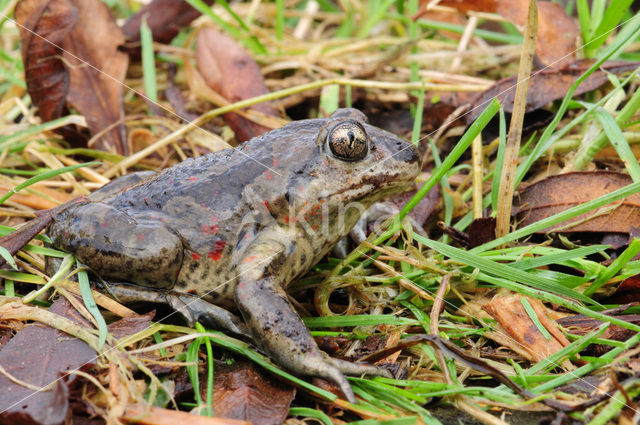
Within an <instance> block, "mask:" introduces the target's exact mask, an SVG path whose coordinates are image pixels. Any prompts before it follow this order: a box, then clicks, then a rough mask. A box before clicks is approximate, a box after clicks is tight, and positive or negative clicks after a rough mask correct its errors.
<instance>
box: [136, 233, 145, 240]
mask: <svg viewBox="0 0 640 425" xmlns="http://www.w3.org/2000/svg"><path fill="white" fill-rule="evenodd" d="M144 238H145V236H144V233H138V234H137V235H136V239H138V240H139V241H143V240H144Z"/></svg>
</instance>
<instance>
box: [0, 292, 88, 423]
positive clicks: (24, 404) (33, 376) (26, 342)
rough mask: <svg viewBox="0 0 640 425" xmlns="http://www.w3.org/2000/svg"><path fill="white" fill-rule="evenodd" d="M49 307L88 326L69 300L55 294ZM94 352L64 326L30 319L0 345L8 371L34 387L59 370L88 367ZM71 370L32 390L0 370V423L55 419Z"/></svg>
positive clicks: (61, 415)
mask: <svg viewBox="0 0 640 425" xmlns="http://www.w3.org/2000/svg"><path fill="white" fill-rule="evenodd" d="M49 311H51V312H52V313H56V314H59V315H61V316H64V317H66V318H68V319H70V320H72V321H74V322H76V323H83V324H85V325H86V326H90V324H88V323H87V322H86V321H85V320H84V319H83V318H82V317H81V316H79V315H78V313H77V312H76V310H75V309H74V308H73V307H72V306H71V304H70V303H69V302H68V301H67V300H66V299H65V298H63V297H59V298H58V299H57V300H56V302H55V303H53V305H52V306H51V307H50V309H49ZM95 356H96V353H95V351H93V349H92V348H91V347H89V345H87V344H86V343H85V342H84V341H82V340H80V339H77V338H75V337H72V336H69V335H67V334H65V333H64V332H60V331H58V330H56V329H53V328H50V327H48V326H44V325H42V324H31V325H28V326H26V327H25V328H24V329H23V330H21V331H20V332H18V333H17V334H16V335H15V336H14V337H13V338H12V339H11V341H9V342H8V343H7V344H6V345H5V346H4V347H3V348H2V351H0V365H1V366H2V367H3V368H4V370H5V371H6V372H7V374H9V375H10V376H12V377H14V378H17V379H19V380H21V381H23V382H26V383H28V384H30V385H33V386H35V387H39V388H41V387H46V386H48V385H49V384H51V383H54V382H56V380H57V379H58V378H59V377H60V376H61V374H62V373H64V372H66V371H69V370H75V369H78V368H81V369H87V368H90V367H92V366H93V365H92V363H91V362H93V361H94V360H95ZM73 380H74V375H67V376H66V377H65V378H64V379H63V380H58V381H57V382H56V383H55V386H54V388H53V390H52V391H37V392H36V391H34V390H33V389H31V388H27V387H25V386H22V385H20V384H18V383H15V382H13V381H11V380H10V379H9V378H8V377H7V376H6V375H5V374H4V373H3V374H0V388H2V391H0V412H2V413H0V423H2V424H16V423H35V424H40V425H57V424H61V423H62V422H63V421H64V419H65V418H66V416H67V410H68V408H69V401H68V385H69V383H71V382H72V381H73Z"/></svg>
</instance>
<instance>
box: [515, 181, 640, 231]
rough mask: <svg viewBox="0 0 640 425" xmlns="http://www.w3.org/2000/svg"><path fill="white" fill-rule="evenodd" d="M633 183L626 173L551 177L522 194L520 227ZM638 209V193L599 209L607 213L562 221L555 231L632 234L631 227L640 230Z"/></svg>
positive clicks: (519, 202) (639, 211)
mask: <svg viewBox="0 0 640 425" xmlns="http://www.w3.org/2000/svg"><path fill="white" fill-rule="evenodd" d="M631 183H633V181H632V180H631V177H629V176H628V175H627V174H622V173H616V172H613V171H595V172H588V171H583V172H575V173H567V174H560V175H557V176H551V177H548V178H546V179H544V180H541V181H539V182H537V183H534V184H532V185H531V186H529V187H527V188H526V189H525V190H523V191H522V192H521V193H520V196H519V200H518V207H519V210H518V220H519V223H518V227H524V226H527V225H529V224H531V223H535V222H536V221H540V220H542V219H544V218H547V217H550V216H552V215H554V214H557V213H559V212H561V211H564V210H567V209H569V208H571V207H574V206H576V205H579V204H583V203H585V202H587V201H590V200H592V199H595V198H597V197H599V196H602V195H605V194H607V193H610V192H613V191H614V190H616V189H620V188H622V187H624V186H627V185H629V184H631ZM614 205H618V206H617V208H615V209H611V208H612V207H614ZM639 208H640V194H638V193H635V194H633V195H631V196H629V197H627V198H625V199H624V200H623V201H622V203H620V202H618V203H616V204H609V205H607V206H604V207H602V208H601V209H600V210H599V211H601V212H602V211H606V214H602V213H601V214H596V213H594V212H593V211H591V212H589V213H586V214H582V215H579V216H578V217H576V218H574V219H572V220H568V221H565V222H562V223H560V224H558V225H556V226H555V227H554V229H559V230H558V231H561V232H562V233H570V232H603V233H612V232H615V233H629V232H630V231H631V229H632V228H634V227H635V228H638V227H640V210H639ZM572 223H575V224H573V225H572ZM550 230H552V229H544V230H541V231H540V232H538V233H546V232H549V231H550Z"/></svg>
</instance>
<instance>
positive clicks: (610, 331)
mask: <svg viewBox="0 0 640 425" xmlns="http://www.w3.org/2000/svg"><path fill="white" fill-rule="evenodd" d="M614 298H615V295H614ZM635 298H636V299H637V298H638V297H637V296H636V297H635ZM614 302H615V301H612V300H611V299H607V303H614ZM627 307H628V305H627ZM612 310H614V309H612ZM615 310H619V309H615ZM622 310H626V308H624V309H622ZM601 313H603V314H606V315H607V316H610V317H614V318H616V319H620V320H624V321H626V322H629V323H633V324H636V325H637V324H639V323H640V315H639V314H616V313H617V312H610V311H608V310H605V311H602V312H601ZM602 323H603V322H601V321H600V320H596V319H593V318H591V317H587V316H584V315H582V314H576V315H572V316H567V317H563V318H560V319H558V324H559V325H561V326H562V327H563V328H564V329H565V330H566V331H567V332H568V333H570V334H572V335H579V336H583V335H586V334H587V333H589V332H591V331H593V330H594V329H596V328H597V327H598V326H600V325H602ZM633 335H635V332H634V331H632V330H630V329H626V328H623V327H622V326H618V325H610V326H609V327H608V328H607V329H606V330H605V331H604V333H603V334H602V335H601V336H600V337H599V338H602V339H611V340H614V341H626V340H628V339H629V338H631V337H632V336H633ZM612 348H613V347H611V346H610V345H602V344H591V345H589V346H588V347H586V348H585V350H584V354H585V355H590V356H601V355H603V354H604V353H606V352H608V351H610V350H611V349H612Z"/></svg>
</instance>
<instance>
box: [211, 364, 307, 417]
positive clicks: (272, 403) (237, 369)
mask: <svg viewBox="0 0 640 425" xmlns="http://www.w3.org/2000/svg"><path fill="white" fill-rule="evenodd" d="M201 388H202V390H201V391H202V398H203V400H204V399H206V385H201ZM295 394H296V390H295V388H293V387H291V386H289V385H287V384H284V383H282V382H280V381H278V380H276V379H274V378H272V377H271V376H269V375H267V374H266V373H265V372H264V371H262V370H261V369H259V368H258V367H256V366H255V365H254V364H253V363H251V362H248V361H244V360H241V361H238V362H236V363H234V364H232V365H221V366H217V367H216V376H215V381H214V390H213V410H214V412H215V414H216V415H218V416H222V417H226V418H233V419H242V420H246V421H248V422H251V423H252V424H254V425H271V424H273V425H279V424H281V423H283V422H284V420H285V419H286V418H287V415H288V414H289V405H290V404H291V401H292V400H293V397H294V396H295Z"/></svg>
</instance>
